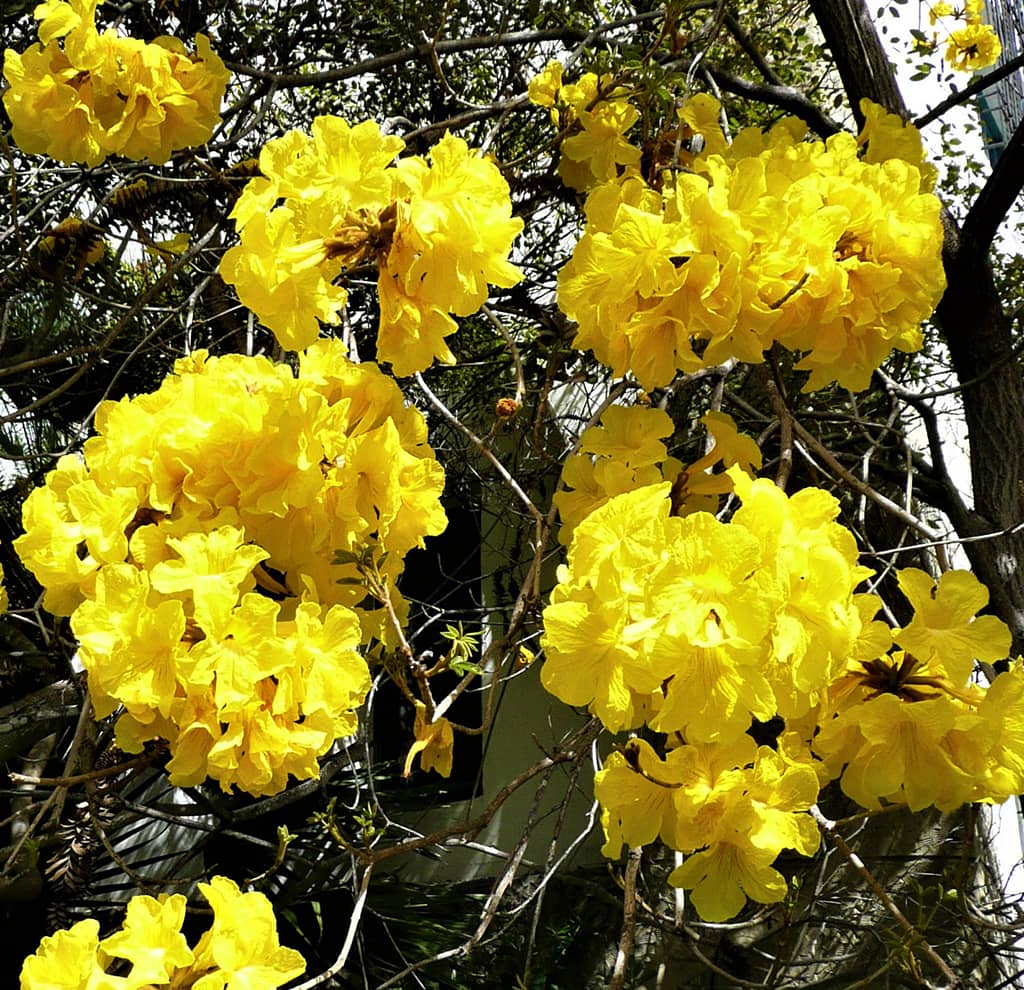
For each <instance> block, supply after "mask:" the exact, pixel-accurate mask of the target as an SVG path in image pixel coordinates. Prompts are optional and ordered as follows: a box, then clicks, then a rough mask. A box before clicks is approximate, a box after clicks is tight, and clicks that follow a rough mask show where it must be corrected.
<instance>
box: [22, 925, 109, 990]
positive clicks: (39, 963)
mask: <svg viewBox="0 0 1024 990" xmlns="http://www.w3.org/2000/svg"><path fill="white" fill-rule="evenodd" d="M99 930H100V923H99V922H98V921H96V920H95V919H94V918H86V919H85V920H84V921H79V922H77V923H76V924H74V925H72V926H71V928H69V929H62V930H60V931H57V932H55V933H54V934H53V935H47V936H46V937H45V938H44V939H43V940H42V941H41V942H40V943H39V948H38V949H37V950H36V951H35V952H34V953H33V954H32V955H31V956H29V957H28V958H27V959H26V960H25V962H24V963H23V964H22V967H21V990H115V986H116V984H114V982H113V980H112V979H107V978H106V974H105V973H104V971H103V968H102V967H101V966H100V964H99V962H98V960H97V955H96V952H97V949H98V947H99Z"/></svg>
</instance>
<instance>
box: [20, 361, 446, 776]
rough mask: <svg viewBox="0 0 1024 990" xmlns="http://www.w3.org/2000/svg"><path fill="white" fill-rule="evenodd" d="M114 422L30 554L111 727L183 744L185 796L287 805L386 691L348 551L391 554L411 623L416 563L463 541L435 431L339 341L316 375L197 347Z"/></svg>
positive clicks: (32, 537) (52, 488)
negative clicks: (409, 581) (370, 694)
mask: <svg viewBox="0 0 1024 990" xmlns="http://www.w3.org/2000/svg"><path fill="white" fill-rule="evenodd" d="M95 426H96V430H97V435H96V436H95V437H92V438H90V439H89V440H88V441H87V442H86V444H85V461H84V462H83V461H82V460H81V459H79V458H77V457H66V458H62V459H61V460H60V461H59V462H58V466H57V469H56V470H55V471H53V472H51V473H50V474H49V475H48V476H47V479H46V484H45V485H44V486H42V487H41V488H39V489H38V490H36V491H35V492H33V493H32V494H30V496H29V498H28V499H27V500H26V503H25V509H24V513H23V522H24V524H25V527H26V533H25V535H24V536H22V537H20V538H19V539H18V540H17V541H16V543H15V548H16V549H17V551H18V553H19V554H20V555H21V556H22V558H23V559H24V560H25V562H26V564H27V566H28V567H29V568H30V569H31V570H32V572H33V573H34V574H35V575H36V576H37V578H38V579H39V580H40V582H41V583H42V584H43V585H44V588H45V589H46V594H45V598H44V601H45V602H46V603H47V604H48V605H49V606H50V607H53V608H56V609H61V610H62V613H63V614H70V615H72V620H71V623H72V629H73V631H74V632H75V635H76V636H77V637H78V640H79V644H80V655H81V657H82V662H83V664H84V666H85V668H86V670H87V672H88V676H89V689H90V692H91V694H92V698H93V703H94V707H95V708H96V711H97V713H98V714H99V715H100V716H101V717H105V716H107V715H110V714H112V713H113V712H114V711H116V710H117V709H118V708H119V707H122V708H123V709H124V712H123V714H122V715H121V716H120V720H119V723H118V728H117V739H118V743H119V745H121V746H122V748H125V749H126V750H127V751H129V752H135V751H138V750H140V749H141V748H142V746H143V744H144V743H145V742H146V741H147V740H149V739H156V738H164V739H166V740H167V741H168V743H169V745H170V750H171V760H170V763H169V764H168V772H169V773H170V775H171V780H172V782H173V783H175V784H181V785H182V786H190V785H194V784H197V783H199V782H200V781H202V780H203V779H205V778H206V777H207V776H210V777H213V778H215V779H216V780H217V781H218V782H219V783H220V785H221V787H222V788H224V789H225V790H229V789H230V788H231V787H232V786H238V787H240V788H243V789H246V790H248V791H249V792H250V793H254V794H265V793H276V792H277V791H279V790H281V789H282V788H284V787H285V786H286V785H287V782H288V777H289V775H294V776H296V777H302V778H305V777H310V776H315V775H316V773H317V772H318V765H317V759H318V758H319V757H320V756H322V755H323V754H324V753H325V752H326V751H327V750H328V749H329V748H330V746H331V745H332V744H333V743H334V741H335V740H336V739H339V738H342V737H344V736H347V735H351V734H352V733H354V732H355V730H356V728H357V717H356V709H357V708H358V707H359V705H360V704H361V703H362V701H363V699H364V698H365V696H366V692H367V691H368V690H369V687H370V679H369V671H368V668H367V665H366V661H365V660H364V659H363V658H362V657H361V656H360V654H359V653H358V647H359V644H360V640H361V638H362V632H361V626H362V623H361V620H360V616H359V614H358V613H357V611H356V609H357V608H359V607H360V604H361V603H362V601H363V599H364V598H365V596H366V589H365V587H364V586H363V585H362V583H361V582H360V580H359V572H358V570H357V568H356V566H355V565H354V564H353V563H349V564H347V565H344V566H336V565H334V564H333V563H332V556H333V551H335V550H338V549H341V550H346V551H350V552H352V553H353V554H355V553H360V554H361V553H363V552H365V551H369V552H371V553H372V554H373V555H374V556H375V558H382V563H381V565H380V570H381V576H382V579H383V580H384V581H386V582H387V584H388V585H389V588H390V589H391V593H392V595H393V600H394V604H395V609H396V613H397V614H398V615H399V616H402V615H403V614H404V609H405V606H404V603H403V601H402V599H401V596H400V595H399V594H398V592H397V590H395V588H394V585H395V582H396V581H397V579H398V577H399V575H400V574H401V571H402V568H403V559H404V556H405V554H406V553H407V552H408V551H409V550H411V549H413V548H414V547H417V546H422V545H423V541H424V538H425V537H426V536H428V535H433V534H436V533H439V532H440V531H441V530H443V529H444V526H445V524H446V518H445V514H444V510H443V509H442V507H441V504H440V501H439V496H440V493H441V490H442V488H443V485H444V472H443V470H442V469H441V467H440V465H439V464H438V463H437V460H436V458H435V457H434V454H433V451H432V450H431V449H430V447H429V446H428V445H427V443H426V438H427V436H426V434H427V431H426V424H425V422H424V419H423V416H422V415H421V414H420V413H419V412H418V411H417V410H416V409H415V408H414V407H411V406H407V405H406V403H405V401H404V397H403V395H402V393H401V391H400V389H399V388H398V386H397V385H396V384H395V383H394V381H393V380H392V379H389V378H387V377H386V376H384V375H383V374H382V373H381V372H380V371H379V369H377V368H376V367H374V366H373V365H356V364H353V363H351V362H350V361H349V360H348V359H347V357H346V356H345V347H344V345H343V344H341V342H339V341H324V342H323V343H320V344H317V345H315V346H313V347H311V348H310V349H309V350H308V351H307V352H306V353H304V354H303V355H302V356H301V357H300V360H299V370H298V374H297V375H296V374H295V373H294V372H293V371H292V369H291V368H290V367H288V366H287V365H277V364H274V363H273V362H271V361H270V360H268V359H267V358H262V357H245V356H243V355H237V354H235V355H227V356H225V357H222V358H212V357H210V356H209V355H208V354H206V353H205V352H197V353H196V354H193V355H191V356H189V357H188V358H185V359H182V360H181V361H179V362H177V363H176V365H175V372H174V374H172V375H169V376H168V377H167V379H165V381H164V382H163V384H162V385H161V386H160V388H159V389H158V390H157V391H156V392H154V393H151V394H146V395H140V396H136V397H135V398H125V399H122V400H120V401H119V402H109V403H104V404H103V405H101V407H100V408H99V410H98V411H97V414H96V417H95ZM339 578H350V579H354V580H351V581H348V582H342V583H339V580H338V579H339ZM369 627H370V622H369V621H368V622H367V623H366V628H367V629H369ZM376 634H377V635H378V636H385V635H386V634H385V632H384V631H383V630H377V633H376ZM389 635H392V636H393V635H394V633H393V631H392V632H391V633H390V634H389Z"/></svg>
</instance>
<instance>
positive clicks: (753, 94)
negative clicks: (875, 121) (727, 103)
mask: <svg viewBox="0 0 1024 990" xmlns="http://www.w3.org/2000/svg"><path fill="white" fill-rule="evenodd" d="M707 70H708V72H709V73H710V74H711V78H712V79H714V81H715V82H716V83H717V84H718V85H719V86H721V87H722V89H724V90H725V91H726V92H728V93H733V94H735V95H736V96H744V97H746V98H747V99H750V100H758V101H760V102H762V103H768V104H770V105H771V106H773V107H779V108H780V109H782V110H786V111H787V112H788V113H791V114H793V116H794V117H799V118H800V119H801V120H802V121H803V122H804V123H805V124H807V126H808V127H810V128H811V130H813V131H814V133H815V134H819V135H821V137H828V136H829V135H831V134H836V133H838V132H839V131H841V130H842V127H840V125H839V124H837V123H836V122H835V121H834V120H833V119H832V118H831V117H829V116H828V114H826V113H824V112H823V111H822V109H821V108H820V107H819V106H817V105H816V104H815V103H812V102H811V101H810V100H809V99H807V97H806V96H804V94H803V93H801V92H800V90H798V89H794V88H793V87H792V86H775V85H771V84H769V83H756V82H753V81H752V80H750V79H744V78H742V77H741V76H734V75H733V74H732V73H730V72H726V71H725V70H724V69H719V68H717V67H715V66H713V65H709V66H707Z"/></svg>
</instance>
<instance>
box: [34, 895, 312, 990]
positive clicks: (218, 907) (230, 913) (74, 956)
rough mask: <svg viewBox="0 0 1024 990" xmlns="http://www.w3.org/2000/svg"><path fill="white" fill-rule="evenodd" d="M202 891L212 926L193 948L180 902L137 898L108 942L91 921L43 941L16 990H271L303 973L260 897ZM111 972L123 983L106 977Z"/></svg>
mask: <svg viewBox="0 0 1024 990" xmlns="http://www.w3.org/2000/svg"><path fill="white" fill-rule="evenodd" d="M199 889H200V891H201V892H202V894H203V896H204V897H205V898H206V900H207V901H208V902H209V904H210V907H211V908H213V922H212V924H211V925H210V927H209V929H208V930H207V931H206V932H204V933H203V935H202V936H201V937H200V939H199V941H198V942H197V943H196V945H195V947H191V946H189V944H188V941H187V939H186V938H185V936H184V935H183V934H182V931H181V928H182V925H183V924H184V921H185V909H186V899H185V898H184V897H183V896H182V895H181V894H170V895H168V894H161V895H160V896H159V898H156V897H148V896H144V895H138V896H136V897H133V898H132V899H131V900H130V901H129V902H128V910H127V914H126V916H125V921H124V925H123V926H122V927H121V929H120V930H119V931H117V932H115V933H114V934H113V935H111V936H109V937H108V938H105V939H100V938H99V927H100V926H99V922H97V921H96V920H95V919H93V918H88V919H86V920H85V921H79V922H78V923H77V924H75V925H73V926H72V927H71V928H69V929H62V930H61V931H58V932H56V933H55V934H53V935H50V936H47V937H46V938H44V939H43V940H42V942H41V943H40V945H39V948H38V950H37V951H36V952H35V953H34V954H33V955H31V956H29V957H28V958H27V959H26V960H25V962H24V964H23V965H22V967H21V990H158V988H164V987H166V988H169V990H170V988H184V987H191V988H192V990H224V988H225V987H247V988H250V990H275V988H276V987H280V986H284V984H286V983H288V982H289V981H290V980H293V979H294V978H295V977H297V976H300V975H301V974H302V973H303V972H305V969H306V961H305V959H303V958H302V955H301V954H300V953H298V952H296V951H295V950H294V949H289V948H286V947H284V946H282V945H281V944H280V942H279V941H278V934H277V920H276V919H275V918H274V911H273V908H272V907H271V904H270V901H269V900H267V898H266V897H265V896H264V895H263V894H261V893H259V892H257V891H250V892H248V893H242V891H241V890H239V888H238V885H237V884H236V883H235V882H234V881H233V880H229V879H228V878H227V877H214V878H213V879H212V880H211V881H210V882H209V883H201V884H199ZM126 964H130V969H129V968H127V965H126ZM112 968H115V969H116V970H118V971H125V975H124V976H119V975H114V974H112V973H109V972H108V970H109V969H112Z"/></svg>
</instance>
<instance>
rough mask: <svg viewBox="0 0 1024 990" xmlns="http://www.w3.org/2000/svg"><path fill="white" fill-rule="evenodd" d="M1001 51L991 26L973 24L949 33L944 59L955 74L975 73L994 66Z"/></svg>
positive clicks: (997, 38)
mask: <svg viewBox="0 0 1024 990" xmlns="http://www.w3.org/2000/svg"><path fill="white" fill-rule="evenodd" d="M1002 51H1003V46H1002V45H1001V44H1000V42H999V37H998V35H997V34H996V33H995V31H994V30H993V28H992V25H991V24H980V23H977V22H974V23H968V24H967V26H966V27H963V28H959V29H958V30H956V31H951V32H950V35H949V40H948V42H947V43H946V53H945V58H946V61H947V62H948V63H949V65H950V67H951V68H953V69H956V71H957V72H975V71H977V70H978V69H984V68H987V67H988V66H990V65H993V64H995V62H996V61H998V59H999V56H1000V55H1001V54H1002Z"/></svg>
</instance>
